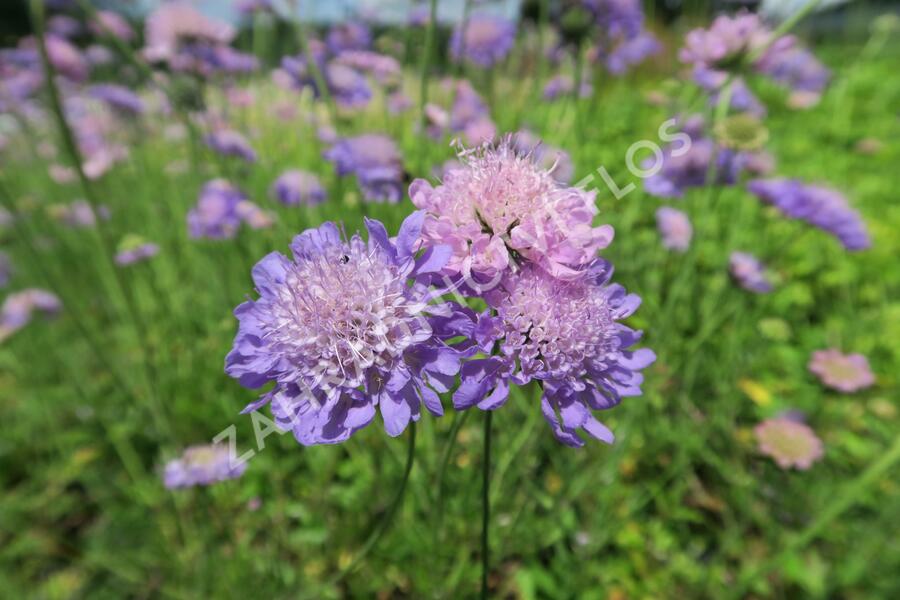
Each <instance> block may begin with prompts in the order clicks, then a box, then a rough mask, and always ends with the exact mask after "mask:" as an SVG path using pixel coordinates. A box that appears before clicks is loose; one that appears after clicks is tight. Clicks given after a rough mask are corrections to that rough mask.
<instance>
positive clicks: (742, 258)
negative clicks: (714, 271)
mask: <svg viewBox="0 0 900 600" xmlns="http://www.w3.org/2000/svg"><path fill="white" fill-rule="evenodd" d="M729 269H730V271H731V276H732V277H734V279H735V281H737V282H738V284H739V285H740V286H741V287H742V288H744V289H745V290H747V291H750V292H754V293H757V294H767V293H769V292H771V291H772V282H771V281H769V277H768V275H767V274H766V272H765V267H763V265H762V263H761V262H759V261H758V260H757V259H756V257H755V256H753V255H752V254H748V253H746V252H732V253H731V258H730V259H729Z"/></svg>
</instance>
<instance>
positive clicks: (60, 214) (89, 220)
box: [49, 200, 109, 228]
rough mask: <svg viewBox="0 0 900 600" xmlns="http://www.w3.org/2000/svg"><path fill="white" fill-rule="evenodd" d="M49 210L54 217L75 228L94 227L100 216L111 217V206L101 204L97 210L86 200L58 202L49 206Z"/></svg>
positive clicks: (105, 218)
mask: <svg viewBox="0 0 900 600" xmlns="http://www.w3.org/2000/svg"><path fill="white" fill-rule="evenodd" d="M49 211H50V214H51V215H52V216H53V217H55V218H56V219H58V220H59V221H61V222H63V223H65V224H66V225H68V226H69V227H73V228H85V227H94V226H95V225H96V224H97V220H98V217H99V218H100V219H102V220H104V221H106V220H108V219H109V208H107V207H106V206H103V205H101V206H98V207H97V211H96V212H95V211H94V209H93V208H92V207H91V205H90V203H89V202H87V201H86V200H75V201H74V202H70V203H69V204H57V205H54V206H51V207H49Z"/></svg>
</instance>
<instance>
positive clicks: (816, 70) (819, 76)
mask: <svg viewBox="0 0 900 600" xmlns="http://www.w3.org/2000/svg"><path fill="white" fill-rule="evenodd" d="M757 66H758V68H759V70H760V71H761V72H762V73H764V74H766V75H768V76H769V77H771V78H772V79H773V80H775V81H776V82H778V83H780V84H781V85H783V86H785V87H788V88H790V89H792V90H794V91H796V92H812V93H814V94H817V95H818V94H821V93H822V92H823V91H824V90H825V87H826V86H827V85H828V81H829V80H830V79H831V72H830V71H829V70H828V69H827V68H826V67H825V66H824V65H823V64H822V63H820V62H819V61H818V60H817V59H816V57H815V56H813V54H812V53H811V52H810V51H809V50H806V49H805V48H800V47H797V46H794V47H790V48H785V49H783V50H781V51H779V52H774V53H768V54H767V55H766V57H765V58H764V59H763V60H762V61H761V62H760V63H759V65H757Z"/></svg>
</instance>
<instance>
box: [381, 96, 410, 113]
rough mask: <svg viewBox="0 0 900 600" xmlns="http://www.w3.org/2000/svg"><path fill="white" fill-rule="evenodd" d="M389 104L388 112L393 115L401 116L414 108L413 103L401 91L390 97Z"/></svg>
mask: <svg viewBox="0 0 900 600" xmlns="http://www.w3.org/2000/svg"><path fill="white" fill-rule="evenodd" d="M387 102H388V111H390V113H391V114H392V115H399V114H400V113H404V112H406V111H408V110H409V109H411V108H412V107H413V101H412V100H411V99H410V97H409V96H407V95H406V94H404V93H403V92H401V91H396V92H394V93H392V94H391V95H390V96H388V100H387Z"/></svg>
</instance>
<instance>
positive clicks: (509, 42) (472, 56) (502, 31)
mask: <svg viewBox="0 0 900 600" xmlns="http://www.w3.org/2000/svg"><path fill="white" fill-rule="evenodd" d="M515 37H516V26H515V24H514V23H512V22H511V21H508V20H507V19H504V18H502V17H498V16H493V15H483V14H482V15H472V16H471V17H470V18H469V19H468V21H466V23H465V31H463V24H460V25H457V26H456V28H455V29H454V30H453V35H452V36H451V37H450V55H451V56H452V57H453V58H454V60H462V59H466V60H468V61H470V62H472V63H474V64H476V65H478V66H480V67H485V68H489V67H491V66H493V65H495V64H496V63H498V62H500V61H501V60H503V59H504V58H506V55H507V54H509V51H510V50H511V49H512V47H513V42H514V41H515Z"/></svg>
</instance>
